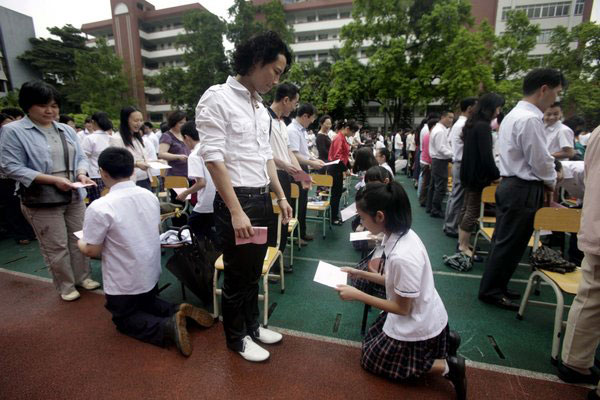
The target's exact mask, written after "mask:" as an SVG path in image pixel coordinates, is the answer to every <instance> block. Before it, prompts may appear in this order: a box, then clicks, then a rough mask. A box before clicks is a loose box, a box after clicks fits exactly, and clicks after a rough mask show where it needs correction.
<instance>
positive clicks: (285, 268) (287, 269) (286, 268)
mask: <svg viewBox="0 0 600 400" xmlns="http://www.w3.org/2000/svg"><path fill="white" fill-rule="evenodd" d="M283 272H285V273H286V274H291V273H293V272H294V267H292V266H291V265H284V266H283Z"/></svg>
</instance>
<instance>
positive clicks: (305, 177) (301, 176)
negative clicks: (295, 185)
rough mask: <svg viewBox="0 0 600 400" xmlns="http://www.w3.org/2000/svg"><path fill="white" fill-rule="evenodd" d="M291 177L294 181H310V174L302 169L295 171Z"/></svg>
mask: <svg viewBox="0 0 600 400" xmlns="http://www.w3.org/2000/svg"><path fill="white" fill-rule="evenodd" d="M292 177H293V178H294V180H295V181H296V182H309V183H310V182H312V179H311V178H310V175H309V174H307V173H306V172H304V171H300V172H297V173H295V174H294V175H292Z"/></svg>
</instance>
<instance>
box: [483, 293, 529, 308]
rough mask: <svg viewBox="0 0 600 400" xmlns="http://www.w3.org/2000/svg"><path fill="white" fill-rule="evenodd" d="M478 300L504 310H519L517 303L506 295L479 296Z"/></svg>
mask: <svg viewBox="0 0 600 400" xmlns="http://www.w3.org/2000/svg"><path fill="white" fill-rule="evenodd" d="M479 300H481V301H483V302H484V303H487V304H491V305H493V306H496V307H499V308H504V309H505V310H511V311H519V305H518V304H517V303H514V302H513V301H512V300H511V299H509V298H508V297H506V296H501V297H495V296H490V297H487V296H479Z"/></svg>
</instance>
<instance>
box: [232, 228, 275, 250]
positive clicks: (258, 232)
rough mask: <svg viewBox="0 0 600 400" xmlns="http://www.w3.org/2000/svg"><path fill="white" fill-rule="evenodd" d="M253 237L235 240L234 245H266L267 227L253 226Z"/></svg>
mask: <svg viewBox="0 0 600 400" xmlns="http://www.w3.org/2000/svg"><path fill="white" fill-rule="evenodd" d="M252 229H254V236H252V237H249V238H248V239H244V238H238V237H236V238H235V244H236V245H237V246H239V245H240V244H248V243H254V244H265V243H267V227H266V226H253V227H252Z"/></svg>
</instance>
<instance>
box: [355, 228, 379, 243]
mask: <svg viewBox="0 0 600 400" xmlns="http://www.w3.org/2000/svg"><path fill="white" fill-rule="evenodd" d="M375 239H377V237H376V236H375V235H373V234H372V233H371V232H369V231H362V232H351V233H350V241H351V242H355V241H357V240H375Z"/></svg>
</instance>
